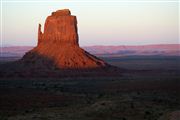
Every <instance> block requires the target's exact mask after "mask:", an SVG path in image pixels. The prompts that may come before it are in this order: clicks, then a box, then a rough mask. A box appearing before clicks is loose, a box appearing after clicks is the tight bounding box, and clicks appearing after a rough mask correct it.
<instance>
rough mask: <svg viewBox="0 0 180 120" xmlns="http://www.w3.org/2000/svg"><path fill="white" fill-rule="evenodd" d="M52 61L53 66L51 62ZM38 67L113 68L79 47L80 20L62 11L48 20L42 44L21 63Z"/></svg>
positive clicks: (42, 34) (40, 41)
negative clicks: (78, 22) (78, 23)
mask: <svg viewBox="0 0 180 120" xmlns="http://www.w3.org/2000/svg"><path fill="white" fill-rule="evenodd" d="M49 61H51V62H49ZM20 62H21V63H23V64H30V65H31V64H32V65H35V66H36V67H41V66H42V67H44V66H47V65H48V66H51V65H52V66H53V65H54V66H55V67H56V68H58V69H89V68H92V69H94V68H104V67H109V66H110V65H108V64H107V63H106V62H104V61H103V60H101V59H99V58H97V57H95V56H93V55H91V54H90V53H88V52H86V51H85V50H83V49H82V48H80V47H79V37H78V28H77V18H76V16H73V15H71V12H70V10H69V9H63V10H58V11H56V12H53V13H52V14H51V15H50V16H48V17H47V19H46V21H45V25H44V32H42V31H41V24H39V28H38V44H37V46H36V47H35V48H33V49H32V50H30V51H29V52H27V53H26V54H25V55H24V56H23V58H22V59H21V60H20Z"/></svg>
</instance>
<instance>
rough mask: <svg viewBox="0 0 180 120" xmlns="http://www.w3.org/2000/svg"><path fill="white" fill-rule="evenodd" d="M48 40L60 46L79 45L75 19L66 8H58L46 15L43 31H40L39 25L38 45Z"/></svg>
mask: <svg viewBox="0 0 180 120" xmlns="http://www.w3.org/2000/svg"><path fill="white" fill-rule="evenodd" d="M50 42H51V43H55V44H59V45H61V46H62V45H77V46H79V45H78V33H77V19H76V16H73V15H71V12H70V11H69V10H68V9H64V10H58V11H56V12H53V13H52V15H51V16H48V17H47V19H46V22H45V25H44V33H42V32H41V25H39V29H38V45H39V44H41V43H42V44H43V43H50Z"/></svg>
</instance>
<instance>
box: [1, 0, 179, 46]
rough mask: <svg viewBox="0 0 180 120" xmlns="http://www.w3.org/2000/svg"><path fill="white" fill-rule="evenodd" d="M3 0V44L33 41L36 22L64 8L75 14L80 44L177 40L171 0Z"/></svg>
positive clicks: (175, 11)
mask: <svg viewBox="0 0 180 120" xmlns="http://www.w3.org/2000/svg"><path fill="white" fill-rule="evenodd" d="M3 1H4V2H3V4H2V11H1V12H2V17H1V20H2V25H1V27H2V31H1V32H2V43H3V45H36V42H37V29H38V28H37V27H38V23H41V24H42V25H43V24H44V22H45V19H46V17H47V16H48V15H50V14H51V12H53V11H56V10H58V9H64V8H69V9H70V10H71V13H72V14H73V15H76V16H77V19H78V32H79V38H80V45H81V46H89V45H143V44H176V43H178V40H179V38H178V34H179V31H178V27H179V24H178V22H179V19H178V17H179V13H178V7H179V4H178V2H177V1H176V2H175V0H171V1H172V2H171V1H170V0H163V1H162V2H160V1H159V2H158V1H155V0H154V2H152V0H151V1H150V2H148V0H141V1H135V0H134V1H133V2H126V1H122V0H120V1H118V0H113V2H109V1H108V0H99V1H100V2H97V1H95V2H90V1H88V0H86V1H85V2H83V1H82V0H81V1H82V2H81V1H80V0H79V1H77V0H67V2H59V1H55V0H54V2H53V1H48V0H39V1H41V2H37V1H34V2H33V1H30V0H24V1H23V2H21V1H22V0H18V1H17V0H8V1H7V0H3ZM104 1H106V2H104ZM173 1H174V2H173Z"/></svg>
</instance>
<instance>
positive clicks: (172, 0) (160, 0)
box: [1, 0, 179, 3]
mask: <svg viewBox="0 0 180 120" xmlns="http://www.w3.org/2000/svg"><path fill="white" fill-rule="evenodd" d="M1 2H2V3H62V2H64V3H69V2H70V3H73V2H74V3H93V2H94V3H102V2H103V3H104V2H106V3H176V2H177V3H179V1H178V0H168V1H165V0H158V1H150V0H149V1H143V0H136V1H132V0H131V1H108V0H99V1H81V0H79V1H49V0H48V1H45V0H41V1H40V0H38V1H35V0H28V1H22V0H14V1H11V0H6V1H4V0H1Z"/></svg>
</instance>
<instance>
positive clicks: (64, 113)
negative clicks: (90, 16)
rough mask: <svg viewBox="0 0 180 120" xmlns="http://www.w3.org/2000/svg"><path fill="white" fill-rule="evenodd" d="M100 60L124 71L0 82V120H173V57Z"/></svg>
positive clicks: (177, 110) (179, 97)
mask: <svg viewBox="0 0 180 120" xmlns="http://www.w3.org/2000/svg"><path fill="white" fill-rule="evenodd" d="M11 59H13V58H8V61H11ZM103 59H104V60H105V61H107V62H109V63H110V64H112V65H116V66H119V67H122V68H126V69H129V70H130V71H125V72H122V73H121V75H120V76H119V77H117V76H116V77H115V76H114V77H77V78H75V77H74V78H69V77H67V78H59V79H53V78H37V79H36V78H29V79H28V78H18V79H17V78H0V120H169V118H173V119H172V120H179V118H180V94H179V91H180V71H179V68H180V63H179V59H180V58H179V57H163V56H161V57H159V56H149V57H144V56H143V57H142V56H131V57H105V58H103ZM4 60H5V59H4ZM4 60H2V61H1V64H3V63H4Z"/></svg>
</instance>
